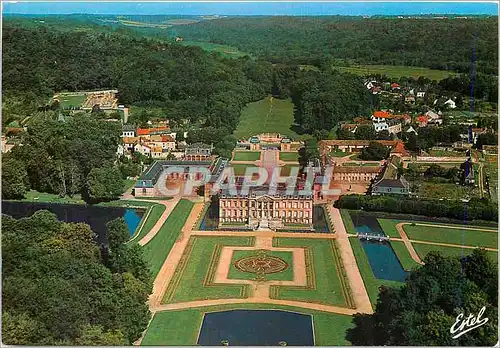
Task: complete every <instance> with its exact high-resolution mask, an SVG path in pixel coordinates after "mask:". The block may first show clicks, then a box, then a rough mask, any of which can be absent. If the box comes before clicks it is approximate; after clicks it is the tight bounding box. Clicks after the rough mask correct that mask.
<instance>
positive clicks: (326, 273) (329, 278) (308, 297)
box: [271, 238, 351, 307]
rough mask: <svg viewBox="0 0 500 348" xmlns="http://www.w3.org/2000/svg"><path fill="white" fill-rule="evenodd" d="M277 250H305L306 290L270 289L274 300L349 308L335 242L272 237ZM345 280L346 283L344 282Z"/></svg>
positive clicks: (303, 288) (285, 287) (301, 288)
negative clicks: (291, 248)
mask: <svg viewBox="0 0 500 348" xmlns="http://www.w3.org/2000/svg"><path fill="white" fill-rule="evenodd" d="M273 245H274V246H276V247H304V248H306V264H307V263H308V261H307V260H308V258H309V262H310V264H311V265H312V268H309V269H308V270H307V274H308V275H307V278H308V286H307V287H289V286H276V287H275V286H273V287H272V288H271V293H273V290H275V296H273V297H274V298H277V299H282V300H295V301H304V302H315V303H322V304H332V305H337V306H342V307H348V306H349V303H350V301H351V300H350V299H349V297H350V296H351V294H350V291H351V290H350V289H349V285H348V282H347V281H346V279H347V278H346V276H345V273H344V270H343V268H341V267H342V266H341V261H340V256H339V254H338V250H337V246H336V244H335V242H333V241H328V240H322V239H309V240H306V239H297V238H275V239H274V240H273ZM344 280H345V281H344Z"/></svg>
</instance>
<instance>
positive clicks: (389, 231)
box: [377, 218, 406, 238]
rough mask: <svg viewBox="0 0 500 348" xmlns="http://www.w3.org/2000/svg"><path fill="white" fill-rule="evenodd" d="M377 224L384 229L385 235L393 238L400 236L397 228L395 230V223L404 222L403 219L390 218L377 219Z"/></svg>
mask: <svg viewBox="0 0 500 348" xmlns="http://www.w3.org/2000/svg"><path fill="white" fill-rule="evenodd" d="M377 221H378V224H379V225H380V227H381V228H382V230H383V231H384V233H385V234H386V235H388V236H389V237H393V238H401V235H400V234H399V232H398V230H396V225H397V224H398V223H400V222H406V221H403V220H391V219H380V218H379V219H377Z"/></svg>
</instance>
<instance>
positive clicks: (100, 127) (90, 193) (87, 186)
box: [2, 113, 124, 202]
mask: <svg viewBox="0 0 500 348" xmlns="http://www.w3.org/2000/svg"><path fill="white" fill-rule="evenodd" d="M120 136H121V125H120V124H119V123H117V122H105V121H104V120H102V119H100V118H99V117H98V116H97V115H85V114H81V113H80V114H76V115H75V116H74V117H72V118H70V119H68V120H65V121H59V120H52V119H48V118H39V119H37V120H36V121H34V122H32V123H30V126H29V127H28V130H27V132H26V133H24V134H23V138H22V139H23V140H22V141H23V145H22V146H16V147H15V148H14V149H13V150H12V151H11V152H9V153H7V154H6V155H5V156H4V157H3V159H2V160H3V164H4V167H3V168H4V169H3V173H2V195H3V197H4V198H22V197H23V196H24V194H25V193H26V191H28V190H29V189H30V188H31V189H35V190H37V191H39V192H50V193H56V194H59V195H60V196H61V197H64V196H65V195H69V196H73V195H75V194H82V196H83V198H84V199H85V200H86V201H88V202H96V201H102V200H112V199H116V198H118V197H119V196H120V195H121V194H122V193H123V189H124V184H123V181H122V176H121V174H120V171H119V170H118V169H117V168H116V167H115V166H114V161H115V160H116V149H117V146H118V144H119V143H120V142H121V138H120ZM96 173H99V174H100V175H95V174H96Z"/></svg>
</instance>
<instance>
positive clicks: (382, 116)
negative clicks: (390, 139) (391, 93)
mask: <svg viewBox="0 0 500 348" xmlns="http://www.w3.org/2000/svg"><path fill="white" fill-rule="evenodd" d="M390 118H391V114H390V113H389V112H387V111H375V112H374V113H373V115H372V117H371V120H372V121H373V122H374V123H375V122H384V121H387V120H388V119H390Z"/></svg>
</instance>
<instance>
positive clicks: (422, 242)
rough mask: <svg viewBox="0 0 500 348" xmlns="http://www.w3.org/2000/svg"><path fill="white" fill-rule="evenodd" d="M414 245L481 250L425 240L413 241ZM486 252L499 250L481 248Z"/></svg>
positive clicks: (474, 247)
mask: <svg viewBox="0 0 500 348" xmlns="http://www.w3.org/2000/svg"><path fill="white" fill-rule="evenodd" d="M411 242H412V243H417V244H430V245H440V246H445V247H453V248H461V249H477V248H479V247H478V246H472V245H461V244H449V243H439V242H429V241H425V240H413V239H412V240H411ZM480 248H482V249H484V250H488V251H498V249H495V248H487V247H483V246H482V247H480Z"/></svg>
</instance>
